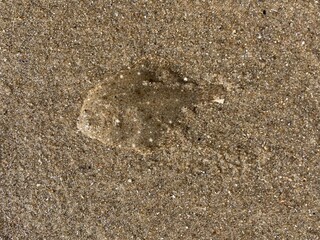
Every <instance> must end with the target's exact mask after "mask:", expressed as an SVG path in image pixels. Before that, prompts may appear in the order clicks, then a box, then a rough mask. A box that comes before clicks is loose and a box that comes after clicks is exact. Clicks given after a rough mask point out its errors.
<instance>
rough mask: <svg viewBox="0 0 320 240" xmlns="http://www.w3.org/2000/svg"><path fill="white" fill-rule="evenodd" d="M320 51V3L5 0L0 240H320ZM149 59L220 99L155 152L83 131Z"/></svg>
mask: <svg viewBox="0 0 320 240" xmlns="http://www.w3.org/2000/svg"><path fill="white" fill-rule="evenodd" d="M319 46H320V3H319V1H316V0H314V1H313V0H308V1H305V0H296V1H262V0H261V1H258V0H257V1H249V0H244V1H231V0H227V1H221V0H217V1H198V0H195V1H191V0H190V1H189V0H184V1H183V0H180V1H142V0H141V1H138V0H137V1H100V0H99V1H41V0H36V1H6V0H3V1H0V239H1V240H2V239H3V240H7V239H121V240H122V239H310V240H313V239H314V240H316V239H320V234H319V232H320V226H319V222H320V149H319V148H320V147H319V143H320V120H319V119H320V104H319V101H320V77H319V76H320V47H319ZM145 56H155V57H158V58H161V59H165V60H166V61H169V62H170V63H172V66H174V68H175V69H176V71H178V72H179V73H181V74H182V75H183V76H184V77H186V78H188V79H192V81H194V83H195V84H196V85H197V86H199V88H201V89H204V90H206V89H207V92H206V95H204V96H205V97H207V98H208V100H209V99H210V98H212V95H217V96H216V97H217V99H215V100H214V101H206V99H203V101H199V102H197V104H196V105H195V106H194V108H193V109H192V114H191V113H190V114H189V113H187V114H185V117H184V119H183V121H184V126H185V128H184V130H183V131H180V132H179V131H177V132H174V133H172V134H171V135H170V134H168V136H166V138H165V139H164V140H163V141H164V142H165V144H164V145H163V146H164V147H159V148H155V149H154V150H153V151H151V153H150V154H146V155H145V154H140V153H139V152H137V151H134V150H130V149H122V148H118V147H115V146H109V145H108V144H103V143H102V142H100V141H98V140H95V139H92V138H90V137H87V136H85V135H84V134H82V132H81V131H79V130H78V128H77V121H78V117H79V114H80V110H81V107H82V105H83V102H84V101H85V99H86V97H87V95H88V92H89V90H90V89H92V88H94V87H95V86H97V85H98V84H103V83H104V82H106V81H108V76H113V75H115V74H117V73H118V72H119V71H120V70H122V69H125V68H127V67H130V66H132V64H133V63H134V62H136V61H139V59H142V58H144V57H145ZM213 85H214V86H220V87H221V88H222V89H224V90H223V92H222V93H221V95H220V96H219V92H218V93H217V92H215V93H214V94H213V93H212V92H210V91H211V90H210V89H211V88H210V86H213ZM185 133H189V135H190V136H192V137H191V138H188V137H187V136H188V134H185Z"/></svg>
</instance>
